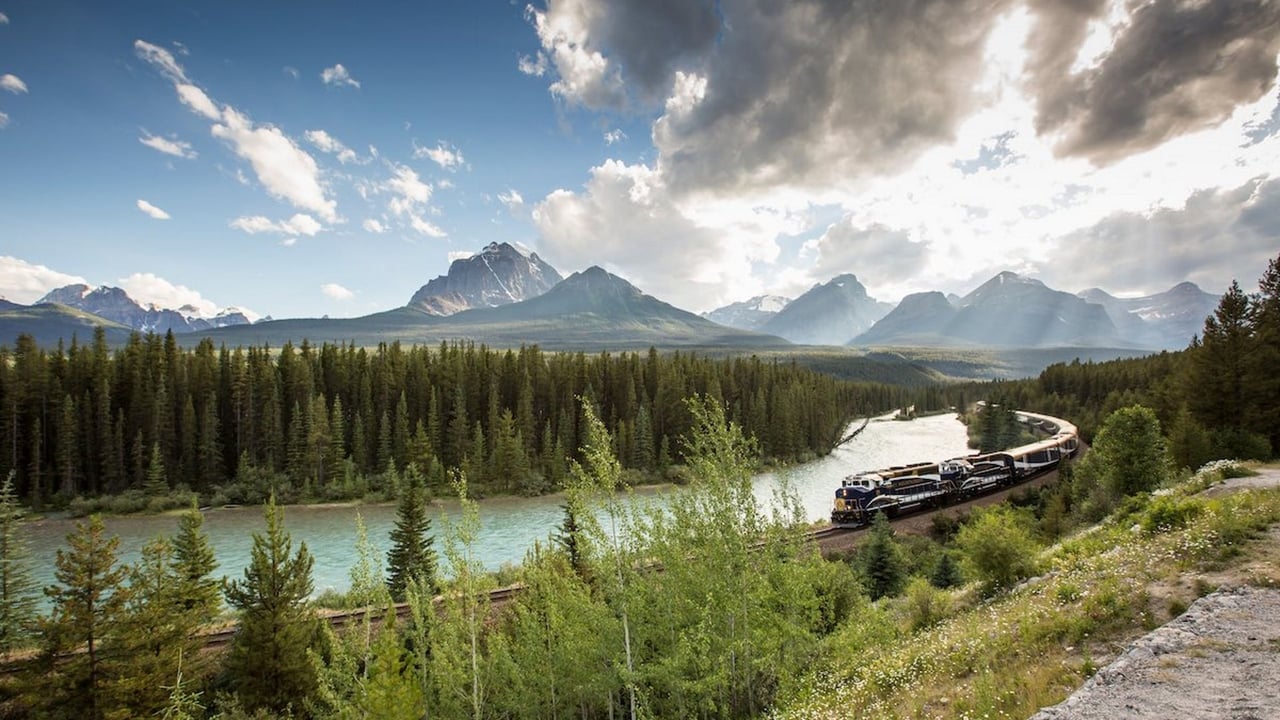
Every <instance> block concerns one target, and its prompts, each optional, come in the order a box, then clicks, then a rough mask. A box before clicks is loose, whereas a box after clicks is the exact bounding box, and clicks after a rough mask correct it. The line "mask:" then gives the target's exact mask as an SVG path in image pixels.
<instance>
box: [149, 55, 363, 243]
mask: <svg viewBox="0 0 1280 720" xmlns="http://www.w3.org/2000/svg"><path fill="white" fill-rule="evenodd" d="M134 48H135V49H136V51H137V53H138V56H139V57H141V58H142V59H143V60H146V61H147V62H148V63H150V64H151V65H153V66H155V67H156V68H157V69H159V70H160V72H161V73H162V74H163V75H164V76H165V77H166V78H168V79H170V80H172V81H173V83H174V87H175V88H176V90H177V92H178V98H179V99H180V100H181V101H182V103H183V104H184V105H186V106H187V107H189V108H191V109H192V110H194V111H195V112H196V113H198V114H200V115H202V116H204V117H205V118H208V119H209V120H213V121H214V124H213V127H212V128H211V133H212V134H213V136H214V137H216V138H218V139H220V140H224V141H226V142H227V143H229V144H230V145H231V148H232V150H234V151H235V153H236V155H238V156H240V157H241V158H243V159H245V160H247V161H249V164H250V165H251V166H252V167H253V171H254V173H255V174H256V175H257V177H258V182H259V183H261V184H262V187H263V188H265V189H266V191H267V193H268V194H270V195H271V196H272V197H275V198H279V199H282V200H286V201H288V202H289V203H291V204H293V205H294V206H295V207H297V208H300V209H303V210H309V211H311V212H314V213H315V214H317V215H319V216H320V217H321V218H322V219H324V220H325V221H328V222H335V221H337V219H338V203H337V201H336V200H331V199H329V198H328V197H327V196H326V188H325V186H324V184H323V183H322V182H321V181H320V168H319V166H318V165H316V161H315V158H313V157H311V156H310V155H309V154H307V152H306V151H304V150H303V149H302V148H300V147H298V145H297V143H295V142H294V141H293V140H292V139H291V138H289V136H287V135H285V134H284V133H283V132H281V131H280V129H279V128H277V127H275V126H273V125H269V124H264V125H255V124H254V123H253V121H251V120H250V119H249V117H248V116H247V115H246V114H245V113H243V112H241V111H239V110H237V109H236V108H234V107H231V106H230V105H227V106H225V107H224V108H223V109H222V110H219V109H218V106H217V104H216V103H214V102H213V100H211V99H210V98H209V96H208V95H207V94H205V92H204V90H202V89H200V88H199V87H197V86H195V85H193V84H191V83H190V82H189V81H188V80H187V75H186V71H185V70H184V69H183V68H182V66H181V65H180V64H179V63H178V62H177V60H175V59H174V57H173V54H172V53H170V52H169V51H168V50H165V49H164V48H161V47H158V46H156V45H152V44H151V43H148V42H146V41H144V40H137V41H135V42H134Z"/></svg>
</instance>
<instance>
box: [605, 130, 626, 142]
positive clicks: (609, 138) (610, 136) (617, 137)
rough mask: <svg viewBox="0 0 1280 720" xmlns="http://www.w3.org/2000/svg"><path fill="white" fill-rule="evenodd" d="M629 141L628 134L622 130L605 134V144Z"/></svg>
mask: <svg viewBox="0 0 1280 720" xmlns="http://www.w3.org/2000/svg"><path fill="white" fill-rule="evenodd" d="M626 139H627V134H626V133H624V132H622V129H621V128H614V129H613V130H610V131H609V132H606V133H605V134H604V144H605V145H612V144H614V143H616V142H622V141H623V140H626Z"/></svg>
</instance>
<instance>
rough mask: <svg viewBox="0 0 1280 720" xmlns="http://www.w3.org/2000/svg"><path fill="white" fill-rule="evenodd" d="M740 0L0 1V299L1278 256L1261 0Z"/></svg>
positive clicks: (970, 279) (939, 283)
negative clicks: (598, 268)
mask: <svg viewBox="0 0 1280 720" xmlns="http://www.w3.org/2000/svg"><path fill="white" fill-rule="evenodd" d="M770 6H771V4H770V3H768V2H764V1H763V0H761V1H760V2H755V1H753V0H738V1H737V2H728V1H727V0H726V1H723V2H712V1H711V0H679V1H673V2H656V1H654V0H613V1H606V0H565V1H557V0H550V1H549V2H547V3H546V4H543V3H540V2H539V3H535V4H533V5H526V4H524V3H510V2H479V1H478V2H466V3H453V2H404V3H389V2H370V3H361V4H350V3H347V4H339V3H331V2H310V3H305V4H300V3H291V2H267V1H264V2H254V3H234V2H233V3H227V2H212V1H208V2H205V1H198V0H192V1H184V2H173V1H172V0H168V1H164V2H160V1H156V2H150V1H137V2H134V1H131V2H68V1H65V0H0V216H2V217H3V223H2V224H0V295H3V296H5V297H7V298H9V299H11V300H15V301H18V302H32V301H34V300H35V299H36V298H37V297H39V296H40V295H42V294H43V293H44V292H45V291H47V290H48V289H51V288H53V287H57V286H59V285H62V284H66V283H68V282H73V281H85V282H88V283H89V284H92V285H97V284H108V285H120V286H123V287H125V288H126V289H127V290H129V292H130V293H131V294H132V295H134V296H135V297H138V298H140V299H143V300H146V301H152V302H157V303H159V304H162V305H166V306H170V307H176V306H177V305H179V304H183V303H186V302H190V303H194V304H196V305H198V306H199V307H201V308H203V309H205V310H206V311H207V312H208V313H212V312H216V311H217V310H219V309H222V308H225V307H228V306H236V307H241V308H247V309H249V310H251V311H253V312H255V313H257V314H260V315H266V314H270V315H272V316H274V317H277V318H280V317H298V316H318V315H322V314H329V315H332V316H351V315H361V314H366V313H368V312H372V311H376V310H381V309H386V308H390V307H394V306H397V305H402V304H404V303H405V302H407V301H408V299H409V297H410V296H411V295H412V294H413V292H414V291H415V290H416V289H417V288H418V287H419V286H421V285H422V284H424V283H426V282H427V280H429V279H431V278H432V277H434V276H436V275H439V274H442V273H443V272H445V271H446V270H447V267H448V263H449V260H450V258H451V257H456V255H457V254H458V253H468V252H472V251H475V250H477V249H479V248H480V247H482V246H483V245H485V244H486V243H488V242H491V241H514V242H520V243H523V244H524V245H527V246H529V247H531V248H533V249H535V250H537V251H538V252H539V253H540V254H541V255H543V257H545V258H546V259H548V260H549V261H550V262H552V263H553V264H554V265H555V266H556V267H557V268H559V269H560V270H561V271H562V272H564V273H565V274H568V273H569V272H572V271H575V270H579V269H582V268H584V267H586V266H588V265H592V264H599V265H603V266H605V267H606V268H608V269H610V270H612V271H614V272H617V273H619V274H621V275H623V276H624V277H627V278H628V279H630V280H631V281H632V282H635V283H636V284H637V285H639V286H640V287H641V288H642V289H643V290H645V291H647V292H650V293H651V294H654V295H657V296H659V297H661V298H663V299H666V300H669V301H671V302H674V303H675V304H677V305H680V306H682V307H686V308H689V309H692V310H708V309H711V308H714V307H717V306H719V305H723V304H726V303H728V302H731V301H735V300H741V299H745V298H747V297H749V296H751V295H754V294H759V293H764V292H770V293H777V294H784V295H789V296H795V295H797V294H799V293H800V292H803V290H804V289H806V288H807V287H809V286H810V285H812V284H813V283H815V282H822V281H825V280H827V279H829V278H830V277H832V276H834V275H836V274H839V273H843V272H853V273H855V274H857V275H858V276H859V278H861V279H862V280H863V282H864V283H865V284H866V285H867V286H868V287H869V289H870V290H871V291H872V294H873V295H875V296H877V297H879V298H881V299H885V300H890V301H894V300H897V299H898V298H900V297H901V296H902V295H903V294H904V293H907V292H913V291H918V290H924V289H942V290H946V291H959V292H963V291H965V290H967V289H970V288H972V287H973V286H975V285H977V284H978V283H980V282H981V281H982V280H985V279H986V278H987V277H990V276H991V275H993V274H994V273H995V272H998V271H999V270H1003V269H1013V270H1016V271H1020V272H1024V273H1027V274H1030V275H1033V276H1036V277H1040V278H1042V279H1043V280H1045V281H1046V282H1048V283H1050V284H1051V285H1054V286H1055V287H1060V288H1062V289H1066V290H1072V291H1075V290H1081V289H1084V288H1086V287H1090V286H1102V287H1104V288H1106V289H1108V290H1111V291H1113V292H1116V293H1119V294H1135V293H1141V292H1151V291H1158V290H1163V289H1166V288H1167V287H1169V286H1171V285H1172V284H1174V283H1176V282H1178V281H1181V280H1184V279H1191V280H1194V281H1196V282H1198V283H1200V284H1201V285H1202V286H1204V287H1205V288H1206V289H1208V290H1211V291H1214V292H1220V291H1221V290H1222V289H1223V288H1224V287H1225V285H1226V284H1227V283H1228V282H1230V280H1231V279H1232V278H1233V277H1234V278H1240V279H1241V280H1242V281H1243V282H1244V283H1245V284H1246V285H1249V284H1251V283H1252V282H1253V281H1254V280H1256V278H1257V277H1258V275H1260V274H1261V272H1262V270H1263V269H1264V267H1265V264H1266V261H1267V260H1268V259H1269V258H1271V257H1274V256H1275V254H1276V250H1277V248H1280V235H1277V230H1278V228H1280V217H1278V215H1280V184H1278V183H1276V182H1275V180H1273V174H1274V172H1275V170H1274V169H1275V168H1276V167H1280V137H1278V135H1277V129H1278V128H1280V123H1278V122H1277V120H1276V118H1277V91H1276V60H1277V54H1278V53H1280V40H1278V38H1280V10H1277V7H1276V4H1275V3H1272V2H1265V1H1263V0H1256V1H1255V0H1202V1H1201V2H1200V3H1178V2H1174V1H1173V0H1132V1H1130V0H1090V1H1089V2H1085V3H1079V4H1077V5H1076V6H1073V7H1072V8H1064V7H1063V6H1060V5H1055V4H1052V3H1050V4H1047V5H1046V4H1039V3H1036V4H1031V3H1027V2H1019V1H1017V0H995V1H990V0H981V1H979V0H960V1H958V2H956V1H950V0H933V1H932V2H924V3H916V4H912V8H913V11H912V12H908V11H907V10H906V9H905V8H904V6H903V4H899V3H848V2H823V1H821V0H795V2H791V3H787V4H786V5H784V6H782V7H781V8H780V9H779V8H777V7H774V8H773V9H772V10H771V9H770ZM1175 40H1176V42H1175ZM1100 260H1101V261H1100Z"/></svg>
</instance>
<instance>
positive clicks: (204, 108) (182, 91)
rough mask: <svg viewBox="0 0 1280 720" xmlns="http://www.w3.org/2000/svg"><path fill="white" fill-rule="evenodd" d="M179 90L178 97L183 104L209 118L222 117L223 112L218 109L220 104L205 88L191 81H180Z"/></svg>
mask: <svg viewBox="0 0 1280 720" xmlns="http://www.w3.org/2000/svg"><path fill="white" fill-rule="evenodd" d="M176 89H177V91H178V99H179V100H181V101H182V104H183V105H186V106H187V107H189V108H191V109H192V110H194V111H195V112H196V113H197V114H199V115H203V116H204V117H205V118H207V119H209V120H218V119H220V118H221V117H222V113H221V112H220V111H219V110H218V106H217V104H216V103H214V102H213V100H210V99H209V96H208V95H206V94H205V92H204V91H203V90H201V89H200V88H198V87H196V86H195V85H192V84H190V83H178V85H177V86H176Z"/></svg>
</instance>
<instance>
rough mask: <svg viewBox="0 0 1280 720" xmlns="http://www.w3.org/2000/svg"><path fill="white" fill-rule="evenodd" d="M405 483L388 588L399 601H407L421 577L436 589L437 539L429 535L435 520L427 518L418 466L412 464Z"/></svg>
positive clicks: (393, 537)
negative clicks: (413, 582) (412, 584)
mask: <svg viewBox="0 0 1280 720" xmlns="http://www.w3.org/2000/svg"><path fill="white" fill-rule="evenodd" d="M405 480H406V482H405V484H404V489H403V491H402V492H401V493H400V503H399V505H398V506H397V507H396V522H395V527H394V528H392V530H391V549H390V550H389V551H387V589H388V590H390V591H391V597H392V598H394V599H395V601H396V602H403V601H404V599H405V588H406V587H407V586H408V584H409V581H410V579H413V578H417V579H418V580H420V581H422V582H424V583H425V584H426V585H427V587H430V588H431V589H432V590H434V589H435V588H436V552H435V549H434V547H433V546H434V543H435V538H434V537H433V536H431V535H428V533H429V532H431V518H430V517H428V516H427V501H426V492H425V490H424V488H423V481H422V473H421V472H419V471H418V466H417V465H415V464H413V463H410V464H409V466H408V467H407V468H406V469H405Z"/></svg>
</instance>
